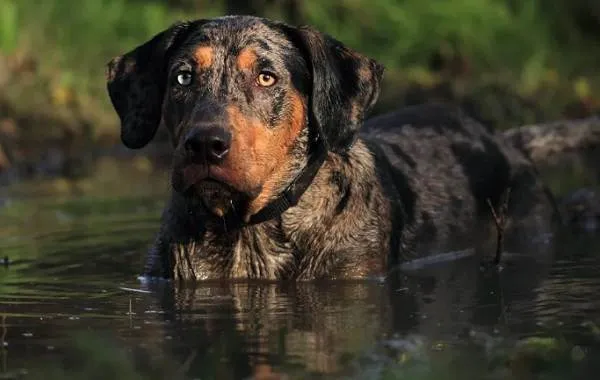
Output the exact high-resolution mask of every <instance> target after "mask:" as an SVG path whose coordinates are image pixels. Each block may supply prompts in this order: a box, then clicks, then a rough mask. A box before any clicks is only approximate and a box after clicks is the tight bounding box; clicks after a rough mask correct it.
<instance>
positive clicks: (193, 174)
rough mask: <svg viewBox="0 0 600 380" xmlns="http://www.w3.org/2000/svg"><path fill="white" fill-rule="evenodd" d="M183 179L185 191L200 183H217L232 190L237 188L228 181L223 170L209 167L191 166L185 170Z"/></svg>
mask: <svg viewBox="0 0 600 380" xmlns="http://www.w3.org/2000/svg"><path fill="white" fill-rule="evenodd" d="M183 178H184V182H185V186H184V187H185V190H188V189H190V188H192V187H194V186H195V185H197V184H200V183H215V184H220V185H223V186H225V187H227V188H229V189H231V190H236V189H235V186H234V185H233V184H232V183H231V181H228V179H227V177H226V176H225V175H223V174H222V171H221V170H216V169H215V168H213V167H211V166H208V165H199V164H190V165H188V166H186V167H185V168H184V169H183Z"/></svg>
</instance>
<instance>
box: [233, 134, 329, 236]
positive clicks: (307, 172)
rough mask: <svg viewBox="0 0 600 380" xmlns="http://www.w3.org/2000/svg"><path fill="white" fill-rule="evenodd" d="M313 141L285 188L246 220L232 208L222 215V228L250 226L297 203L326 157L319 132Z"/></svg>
mask: <svg viewBox="0 0 600 380" xmlns="http://www.w3.org/2000/svg"><path fill="white" fill-rule="evenodd" d="M316 135H317V136H316V138H315V141H314V142H313V143H312V144H309V149H310V150H311V151H310V152H309V158H308V162H307V163H306V166H305V167H304V168H302V170H301V171H300V173H298V175H297V176H296V178H294V179H293V180H292V182H291V183H290V184H289V185H288V186H287V187H286V188H285V190H284V191H283V192H282V193H281V194H279V195H278V196H277V198H275V199H274V200H272V201H271V202H269V203H268V204H267V205H266V206H265V207H263V208H262V209H260V210H259V211H258V212H257V213H256V214H254V215H252V216H251V217H250V220H248V221H247V222H246V221H244V220H243V219H242V218H241V217H240V215H238V214H237V213H236V212H235V210H234V209H233V208H231V209H230V210H229V212H228V213H227V214H225V216H224V217H223V229H225V230H233V229H237V228H241V227H245V226H250V225H254V224H258V223H262V222H265V221H267V220H270V219H275V218H277V217H279V216H280V215H281V214H283V213H284V212H285V211H286V210H287V209H289V208H290V207H294V206H296V205H297V204H298V201H299V200H300V197H302V195H303V194H304V192H305V191H306V189H308V187H309V186H310V184H311V183H312V181H313V180H314V178H315V176H316V175H317V173H318V172H319V169H320V168H321V166H322V165H323V163H324V162H325V159H326V158H327V153H328V151H329V149H328V146H327V142H326V141H325V139H324V137H323V136H322V134H321V133H316Z"/></svg>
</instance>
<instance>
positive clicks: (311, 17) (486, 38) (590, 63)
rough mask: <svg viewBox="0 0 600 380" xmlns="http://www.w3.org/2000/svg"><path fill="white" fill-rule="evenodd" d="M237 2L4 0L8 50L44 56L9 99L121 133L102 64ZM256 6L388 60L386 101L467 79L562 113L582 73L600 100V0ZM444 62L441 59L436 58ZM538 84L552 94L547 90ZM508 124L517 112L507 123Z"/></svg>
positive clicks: (2, 42) (0, 37)
mask: <svg viewBox="0 0 600 380" xmlns="http://www.w3.org/2000/svg"><path fill="white" fill-rule="evenodd" d="M240 1H241V0H240ZM234 3H235V2H234V1H231V0H229V1H225V0H217V1H210V2H209V1H207V0H185V1H182V0H168V1H164V0H163V1H138V0H48V1H43V2H40V1H36V0H0V7H1V9H2V12H1V13H0V49H1V50H0V58H1V55H2V54H4V55H10V54H12V53H13V52H15V51H17V52H18V53H19V54H20V55H26V56H29V57H30V58H31V60H33V61H34V62H35V63H36V71H35V73H34V74H35V77H34V78H33V79H31V78H25V79H23V78H21V77H19V73H18V72H17V73H16V74H15V75H14V78H13V86H12V87H9V90H8V91H7V94H8V95H7V98H9V100H10V101H11V102H12V103H13V104H16V105H18V107H21V108H22V109H24V110H25V112H26V111H27V110H32V109H33V110H39V109H42V108H44V106H43V104H44V101H45V102H46V103H47V106H46V107H47V108H50V109H51V111H50V113H55V112H58V111H60V107H63V106H65V105H72V104H73V103H76V104H77V107H79V108H80V109H82V110H83V112H82V113H83V114H85V117H86V118H87V119H89V120H91V121H92V123H93V125H94V129H95V131H96V132H97V130H98V129H99V128H106V126H110V129H108V131H110V133H113V134H114V130H116V128H114V127H115V124H116V118H115V115H114V112H113V110H112V108H111V106H110V103H109V101H108V97H107V95H106V89H105V79H104V78H105V77H104V71H105V64H106V62H108V60H109V59H110V58H112V57H114V56H116V55H118V54H121V53H123V52H125V51H128V50H130V49H132V48H134V47H135V46H136V45H138V44H140V43H142V42H144V41H146V40H147V39H149V38H150V37H151V36H153V35H154V34H156V33H158V32H159V31H161V30H162V29H164V28H166V27H167V26H169V25H170V24H172V23H173V22H174V21H176V20H182V19H192V18H197V17H213V16H217V15H222V14H225V13H227V12H228V9H230V8H231V7H232V6H233V4H234ZM252 4H253V5H245V7H246V8H248V7H249V8H256V13H257V14H262V15H265V16H268V17H272V18H279V19H286V20H293V21H298V22H302V23H306V24H312V25H314V26H316V27H317V28H319V29H321V30H324V31H326V32H328V33H330V34H331V35H333V36H335V37H336V38H337V39H339V40H341V41H342V42H344V43H346V44H348V45H349V46H351V47H353V48H355V49H357V50H358V51H361V52H364V53H366V54H368V55H370V56H372V57H374V58H376V59H378V60H379V61H381V62H382V63H384V64H385V65H386V75H385V80H386V82H387V84H388V86H387V88H392V89H393V90H392V91H391V92H390V93H389V94H385V91H384V94H383V96H382V99H383V103H385V102H387V103H386V104H385V107H384V108H389V107H388V106H387V104H389V105H390V106H395V105H396V104H398V103H400V102H399V101H398V100H397V99H398V97H399V93H401V92H402V91H403V90H405V89H406V88H407V87H408V86H409V85H410V84H412V83H416V84H418V85H419V86H422V87H432V86H434V85H435V84H437V83H439V82H440V80H442V79H444V80H448V81H450V82H452V86H453V87H455V88H454V90H455V91H459V92H460V91H462V92H463V93H465V92H473V91H474V90H473V86H464V84H463V82H464V81H466V82H468V84H471V85H472V84H473V83H483V82H502V84H503V85H506V88H508V89H509V90H510V91H511V94H513V95H522V94H524V95H526V96H528V97H531V98H532V99H533V100H534V101H536V102H537V100H538V99H541V100H542V101H546V100H547V102H548V103H551V105H550V106H546V107H547V108H548V109H549V110H551V111H552V112H551V113H550V114H549V115H550V116H551V117H554V116H555V113H560V111H556V110H557V109H561V110H562V108H564V104H566V103H569V102H571V101H573V100H572V99H575V101H579V100H581V96H579V95H578V94H573V91H572V87H573V86H572V85H571V83H572V81H573V80H575V79H577V78H578V77H580V76H581V77H585V78H586V79H585V80H586V81H587V82H588V83H589V85H590V86H589V87H590V89H589V91H587V95H586V96H585V101H586V104H585V107H588V108H589V107H596V106H597V105H598V104H600V102H598V101H596V100H595V97H594V95H595V93H596V92H597V83H596V82H597V78H596V77H597V74H596V73H595V72H594V71H593V70H594V67H595V65H594V62H597V60H598V58H600V48H599V47H598V46H597V43H595V40H594V38H593V34H590V31H589V30H587V32H585V31H584V30H583V29H582V28H580V24H581V22H580V21H578V20H579V19H578V18H577V17H578V16H577V15H578V14H579V13H581V9H586V8H582V7H584V5H585V4H587V5H585V6H593V3H589V0H577V1H576V2H575V3H574V4H575V5H569V4H570V3H568V2H566V0H551V1H542V0H531V1H515V0H428V1H421V0H381V1H372V0H340V1H333V0H327V1H326V0H296V4H298V8H299V10H300V12H299V13H298V12H295V11H293V9H292V8H290V7H288V6H287V5H286V4H290V3H289V2H283V1H276V2H267V1H256V2H252ZM589 4H592V5H589ZM233 8H235V7H233ZM577 12H579V13H577ZM586 25H587V24H586ZM580 29H582V30H580ZM588 29H589V28H588ZM599 29H600V28H599ZM586 33H587V34H586ZM436 59H437V61H441V62H442V63H441V66H440V64H439V63H438V64H437V66H438V67H434V66H435V64H432V62H433V61H435V60H436ZM490 78H491V80H490ZM548 78H554V79H552V80H551V81H550V80H549V79H548ZM385 88H386V86H384V89H385ZM461 88H462V90H460V89H461ZM565 88H568V89H570V91H565ZM540 89H543V90H544V91H546V94H548V95H546V96H545V97H540V94H539V93H538V91H539V90H540ZM386 91H387V90H386ZM557 96H558V97H561V99H560V101H559V102H558V103H556V101H557V99H556V97H557ZM567 97H569V98H568V99H566V100H565V99H564V98H567ZM44 99H45V100H44ZM56 106H58V107H56ZM52 107H55V109H54V108H52ZM487 108H489V107H487ZM586 109H587V108H586ZM20 112H24V111H20ZM69 112H70V111H69ZM500 117H501V116H500ZM518 120H521V121H525V120H529V119H528V117H521V118H520V119H517V120H516V121H518ZM512 123H513V120H512V119H511V120H510V122H509V123H508V124H512Z"/></svg>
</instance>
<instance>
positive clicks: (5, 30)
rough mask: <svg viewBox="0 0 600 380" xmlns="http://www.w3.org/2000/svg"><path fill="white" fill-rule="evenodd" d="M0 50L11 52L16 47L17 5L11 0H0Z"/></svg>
mask: <svg viewBox="0 0 600 380" xmlns="http://www.w3.org/2000/svg"><path fill="white" fill-rule="evenodd" d="M0 9H2V12H0V52H6V53H12V52H13V51H14V50H15V48H16V47H17V40H18V38H17V34H18V27H19V24H18V21H17V6H16V5H15V2H14V1H12V0H0Z"/></svg>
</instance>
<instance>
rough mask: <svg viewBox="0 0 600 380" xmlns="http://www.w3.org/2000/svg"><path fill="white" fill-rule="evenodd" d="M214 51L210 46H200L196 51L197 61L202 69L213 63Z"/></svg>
mask: <svg viewBox="0 0 600 380" xmlns="http://www.w3.org/2000/svg"><path fill="white" fill-rule="evenodd" d="M213 56H214V51H213V48H212V47H210V46H199V47H198V48H197V49H196V52H195V53H194V58H196V63H197V64H198V67H199V68H201V69H207V68H209V67H210V66H211V65H212V62H213Z"/></svg>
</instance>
